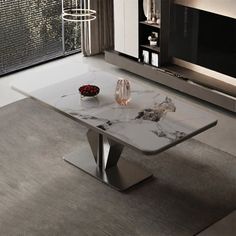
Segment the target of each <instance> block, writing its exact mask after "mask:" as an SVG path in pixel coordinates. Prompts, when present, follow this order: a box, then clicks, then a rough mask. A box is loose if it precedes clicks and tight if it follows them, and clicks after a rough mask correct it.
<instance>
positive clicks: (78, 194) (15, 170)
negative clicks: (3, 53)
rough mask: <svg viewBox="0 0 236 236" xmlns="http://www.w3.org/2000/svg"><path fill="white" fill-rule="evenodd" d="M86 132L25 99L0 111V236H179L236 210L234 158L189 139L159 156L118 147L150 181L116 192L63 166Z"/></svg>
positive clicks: (49, 110)
mask: <svg viewBox="0 0 236 236" xmlns="http://www.w3.org/2000/svg"><path fill="white" fill-rule="evenodd" d="M85 133H86V129H85V128H83V127H82V126H81V125H79V124H78V123H76V122H74V121H72V120H70V119H69V118H67V117H64V116H63V115H61V114H59V113H57V112H55V111H54V110H52V109H50V108H48V107H45V106H43V105H42V104H40V103H38V102H36V101H34V100H31V99H25V100H23V101H20V102H17V103H14V104H11V105H9V106H6V107H3V108H2V109H0V235H4V236H8V235H14V236H15V235H27V236H28V235H30V236H34V235H39V236H44V235H48V236H53V235H62V236H64V235H76V236H77V235H79V236H85V235H88V236H90V235H94V236H100V235H101V236H102V235H104V236H105V235H110V236H116V235H117V236H126V235H127V236H136V235H138V236H152V235H153V236H159V235H160V236H162V235H164V236H166V235H173V236H178V235H180V236H185V235H194V234H196V233H197V232H199V231H201V230H202V229H203V228H205V227H206V226H208V225H210V224H212V223H213V222H215V221H216V220H218V219H220V218H222V217H224V216H225V215H226V214H228V213H230V212H231V211H232V210H234V209H235V206H236V185H235V183H236V157H234V156H231V155H229V154H227V153H224V152H222V151H219V150H217V149H214V148H212V147H210V146H207V145H205V144H203V143H200V142H198V141H195V140H193V139H192V140H189V141H187V142H185V143H183V144H181V145H178V146H176V147H174V148H172V149H170V150H169V151H166V152H164V153H162V154H160V155H158V156H149V157H145V156H141V155H139V154H137V153H135V152H133V151H132V150H129V149H125V150H124V153H123V156H124V157H125V158H127V159H132V160H133V161H135V162H138V163H140V164H141V165H143V166H145V167H146V168H147V169H149V170H150V171H152V172H153V173H154V176H155V179H154V180H153V181H150V182H148V183H143V184H141V185H139V186H138V187H137V188H134V189H131V190H130V191H128V192H126V193H120V192H117V191H115V190H113V189H111V188H109V187H108V186H106V185H104V184H102V183H101V182H98V181H97V180H96V179H94V178H92V177H91V176H89V175H87V174H85V173H84V172H82V171H80V170H79V169H77V168H75V167H73V166H71V165H69V164H67V163H66V162H64V161H63V160H62V156H63V155H64V154H67V153H69V152H71V151H73V150H74V149H75V148H77V147H78V146H83V145H86V141H85ZM140 135H141V134H140Z"/></svg>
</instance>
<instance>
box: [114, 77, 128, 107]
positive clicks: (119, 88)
mask: <svg viewBox="0 0 236 236" xmlns="http://www.w3.org/2000/svg"><path fill="white" fill-rule="evenodd" d="M115 99H116V102H117V103H118V104H120V105H122V106H126V105H127V104H128V103H129V101H130V100H131V91H130V82H129V81H128V80H126V79H119V80H118V81H117V85H116V91H115Z"/></svg>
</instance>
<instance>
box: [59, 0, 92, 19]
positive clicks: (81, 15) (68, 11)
mask: <svg viewBox="0 0 236 236" xmlns="http://www.w3.org/2000/svg"><path fill="white" fill-rule="evenodd" d="M65 2H67V0H62V19H63V20H65V21H71V22H87V21H92V20H95V19H96V11H95V10H92V9H90V8H89V7H87V8H85V7H84V6H88V5H89V4H87V0H83V1H75V3H74V4H72V3H71V1H69V4H68V6H70V7H67V6H66V5H67V4H66V3H65ZM81 6H83V7H84V8H81Z"/></svg>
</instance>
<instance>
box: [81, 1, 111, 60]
mask: <svg viewBox="0 0 236 236" xmlns="http://www.w3.org/2000/svg"><path fill="white" fill-rule="evenodd" d="M83 4H84V7H85V8H87V7H88V8H89V7H90V9H93V10H95V11H97V18H96V20H93V21H91V22H84V23H82V27H81V28H82V35H81V36H82V37H81V38H82V51H83V53H84V55H85V56H91V55H95V54H98V53H101V52H103V51H104V50H107V49H111V48H113V44H114V33H113V32H114V31H113V1H112V0H85V1H84V3H83Z"/></svg>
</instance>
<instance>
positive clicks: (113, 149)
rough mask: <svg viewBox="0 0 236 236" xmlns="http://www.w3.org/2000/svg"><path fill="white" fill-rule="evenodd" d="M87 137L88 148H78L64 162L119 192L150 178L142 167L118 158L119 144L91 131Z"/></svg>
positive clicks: (121, 147)
mask: <svg viewBox="0 0 236 236" xmlns="http://www.w3.org/2000/svg"><path fill="white" fill-rule="evenodd" d="M87 137H88V141H89V144H90V147H89V146H87V147H84V148H80V149H79V150H78V151H75V152H73V153H71V154H69V155H67V156H65V157H64V160H65V161H67V162H69V163H70V164H72V165H74V166H76V167H78V168H79V169H81V170H83V171H85V172H86V173H88V174H90V175H91V176H93V177H95V178H97V179H98V180H100V181H102V182H103V183H105V184H108V185H109V186H111V187H113V188H115V189H116V190H119V191H124V190H126V189H128V188H130V187H132V186H134V185H136V184H138V183H140V182H142V181H144V180H146V179H148V178H150V177H152V174H151V173H149V172H148V171H146V170H145V169H143V168H142V167H140V166H138V165H136V164H135V163H132V162H130V161H127V160H124V159H122V158H120V154H121V152H122V150H123V146H122V145H121V144H119V143H116V142H114V141H112V140H110V139H107V138H106V137H104V136H103V135H101V134H98V133H95V132H93V131H91V130H89V131H88V133H87Z"/></svg>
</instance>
